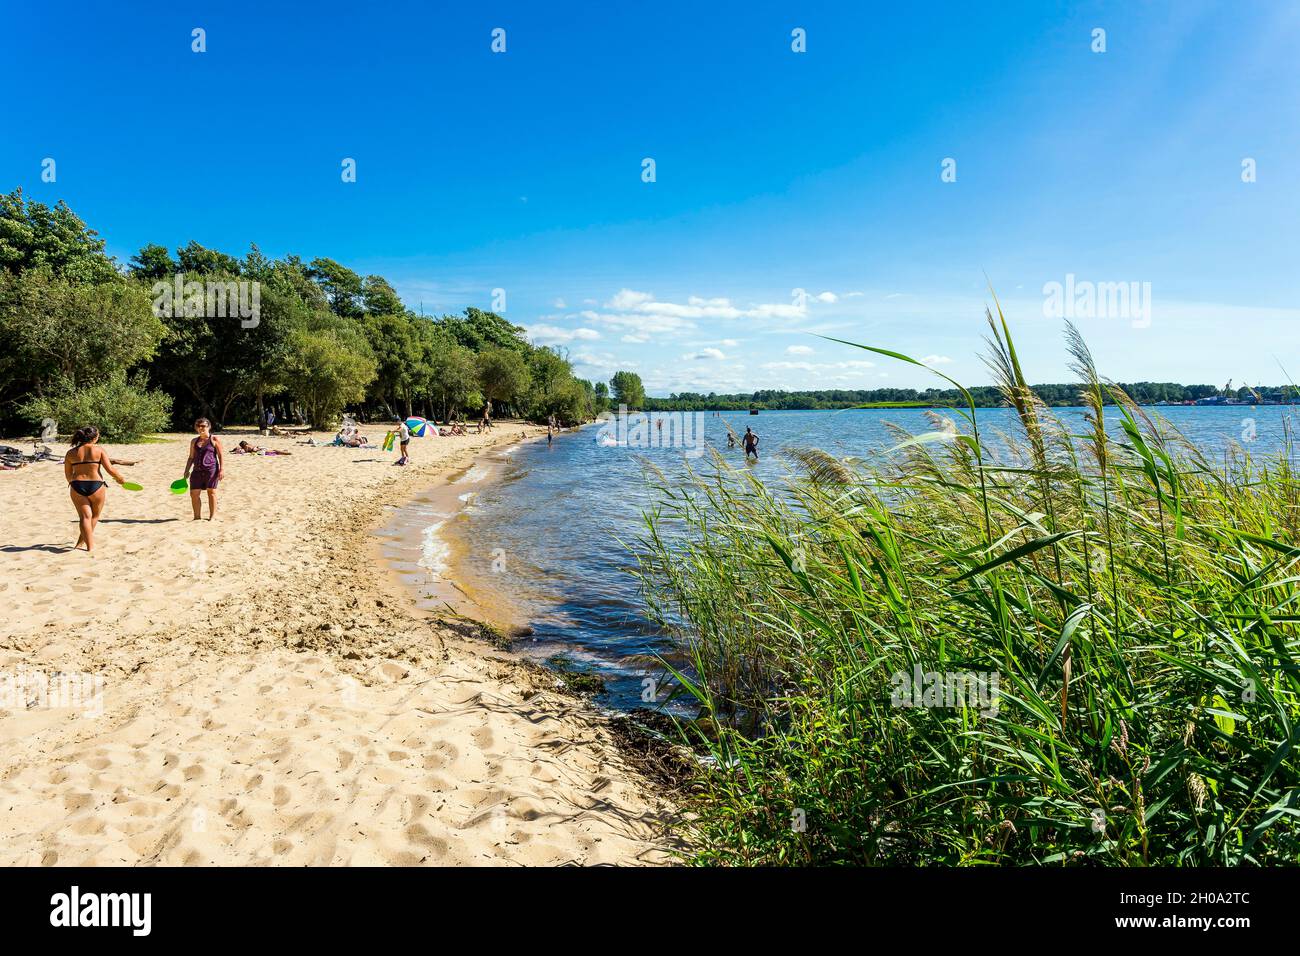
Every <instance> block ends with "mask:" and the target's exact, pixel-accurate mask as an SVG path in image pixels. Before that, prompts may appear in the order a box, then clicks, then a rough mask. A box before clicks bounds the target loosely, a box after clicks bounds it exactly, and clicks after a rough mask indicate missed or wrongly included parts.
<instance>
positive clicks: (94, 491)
mask: <svg viewBox="0 0 1300 956" xmlns="http://www.w3.org/2000/svg"><path fill="white" fill-rule="evenodd" d="M98 441H99V429H98V428H96V427H95V426H94V425H85V426H83V427H81V428H78V429H77V430H76V432H75V433H74V434H73V436H72V447H71V448H69V449H68V453H67V454H66V455H64V456H63V477H64V479H65V480H66V481H67V482H68V495H69V496H70V497H71V498H72V507H74V508H76V509H77V522H78V524H79V525H80V529H81V530H80V533H79V534H78V535H77V543H76V544H74V545H73V546H72V550H74V551H76V550H77V549H78V548H80V547H81V546H82V544H85V546H86V554H90V553H91V552H92V551H93V550H94V548H95V526H96V525H97V524H99V515H100V513H101V512H103V510H104V502H105V501H107V500H108V486H107V485H106V484H105V482H104V481H103V472H104V471H106V472H108V473H109V474H110V475H111V476H112V477H113V480H114V481H116V482H117V483H118V484H119V485H120V484H122V482H123V481H125V480H126V479H124V478H123V477H122V476H121V475H120V474H118V471H117V469H116V468H114V467H113V459H111V458H109V457H108V454H107V453H106V452H105V451H104V449H103V448H100V447H99V446H98V445H97V444H95V443H96V442H98ZM101 469H102V471H101Z"/></svg>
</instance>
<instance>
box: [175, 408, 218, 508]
mask: <svg viewBox="0 0 1300 956" xmlns="http://www.w3.org/2000/svg"><path fill="white" fill-rule="evenodd" d="M194 430H195V431H196V432H198V436H197V437H195V438H193V439H191V440H190V457H189V458H187V459H186V460H185V474H184V475H183V477H185V478H188V479H189V482H190V504H191V505H193V507H194V520H195V521H198V520H199V519H200V518H202V517H203V499H202V498H201V496H200V492H204V491H206V492H207V493H208V520H209V521H211V520H212V519H213V518H215V517H216V516H217V482H219V481H220V480H221V477H222V475H224V474H225V457H224V453H223V451H222V449H221V440H220V439H219V438H216V437H215V436H214V435H213V434H212V422H210V421H208V420H207V419H206V418H200V419H199V420H198V421H196V422H195V423H194Z"/></svg>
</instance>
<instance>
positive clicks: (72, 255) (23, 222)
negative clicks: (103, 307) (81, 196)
mask: <svg viewBox="0 0 1300 956" xmlns="http://www.w3.org/2000/svg"><path fill="white" fill-rule="evenodd" d="M0 269H4V270H5V271H8V272H11V273H18V272H23V271H25V270H28V269H47V270H49V272H50V273H51V274H52V275H54V276H56V277H57V278H60V279H64V280H67V281H69V282H84V283H98V282H109V281H112V280H115V279H117V278H119V276H118V271H117V267H116V266H115V265H114V263H113V260H112V259H110V258H109V257H108V256H107V255H105V254H104V240H103V239H101V238H99V233H97V232H95V230H93V229H88V228H86V224H85V223H84V222H82V221H81V220H80V219H78V218H77V216H76V215H75V214H74V213H73V212H72V210H71V209H69V208H68V206H67V203H65V202H63V201H62V200H60V201H59V202H58V203H57V204H56V205H55V206H54V208H53V209H51V208H50V207H49V206H46V205H45V204H44V203H39V202H29V201H27V200H25V199H24V198H23V191H22V190H21V189H15V190H14V191H13V192H11V193H9V194H8V195H4V194H0Z"/></svg>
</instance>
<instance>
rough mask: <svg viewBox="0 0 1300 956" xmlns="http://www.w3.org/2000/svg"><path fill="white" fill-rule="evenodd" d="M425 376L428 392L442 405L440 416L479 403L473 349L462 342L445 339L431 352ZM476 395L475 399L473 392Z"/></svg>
mask: <svg viewBox="0 0 1300 956" xmlns="http://www.w3.org/2000/svg"><path fill="white" fill-rule="evenodd" d="M431 366H432V367H431V369H430V376H429V392H430V394H431V395H432V397H433V400H434V402H435V403H436V404H437V406H438V407H440V408H441V409H442V417H443V420H444V421H446V420H449V419H451V418H452V416H454V415H455V414H456V413H458V412H460V411H462V410H464V409H467V408H468V409H473V410H474V411H478V410H479V409H480V408H482V407H483V401H484V400H483V395H482V393H481V392H480V391H479V388H478V381H479V376H478V366H477V363H476V362H475V361H474V353H473V352H471V351H470V350H469V349H467V348H465V346H463V345H457V344H456V343H455V342H452V341H450V340H448V341H447V342H446V344H445V345H444V346H443V347H441V348H438V349H437V350H436V351H434V352H433V355H432V362H431ZM476 395H477V396H478V398H477V400H475V398H474V397H475V396H476Z"/></svg>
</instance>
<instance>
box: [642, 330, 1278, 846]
mask: <svg viewBox="0 0 1300 956" xmlns="http://www.w3.org/2000/svg"><path fill="white" fill-rule="evenodd" d="M988 318H989V323H990V329H991V334H990V339H989V354H988V357H987V359H988V363H989V366H990V369H991V370H992V371H993V374H994V377H995V380H996V382H997V383H998V385H999V387H1000V388H1001V390H1002V393H1003V395H1004V397H1005V399H1006V402H1007V404H1008V405H1010V406H1011V407H1013V408H1014V409H1015V410H1016V412H1017V416H1018V421H1019V428H1018V431H1017V433H1016V434H1014V435H1010V436H1002V437H1001V438H1000V439H999V442H998V443H996V444H990V443H989V442H988V438H987V435H986V434H985V433H983V432H981V430H980V424H981V423H980V421H979V419H978V418H977V417H976V412H975V408H974V403H973V402H972V403H971V407H970V408H968V409H966V410H963V411H961V412H959V413H957V414H956V415H955V416H954V419H955V421H953V422H945V421H943V420H941V419H940V417H939V416H938V415H937V414H934V415H933V418H934V419H935V426H936V427H935V430H934V431H932V432H929V433H926V434H925V435H921V436H907V435H902V434H900V435H899V442H898V446H897V447H896V448H895V449H894V450H893V452H892V453H891V454H889V455H886V456H881V457H879V458H874V459H872V460H870V461H866V462H863V461H841V460H837V459H835V458H832V457H831V456H829V455H827V454H825V453H823V452H820V451H816V450H806V451H802V452H799V453H796V454H794V455H793V456H792V461H793V467H792V473H791V476H790V478H789V479H788V481H787V482H785V483H784V484H783V485H782V486H781V487H776V488H772V487H767V486H765V485H763V484H762V483H760V482H759V481H757V480H756V479H754V478H753V477H752V476H751V475H750V474H748V473H747V472H745V471H740V470H733V469H732V468H730V467H729V466H728V465H727V464H726V462H725V461H724V460H722V459H721V458H720V457H716V456H715V458H714V459H713V461H712V463H711V464H710V466H709V467H708V469H706V472H707V473H703V472H702V473H698V474H695V475H693V480H691V481H688V482H685V483H681V482H669V481H667V480H664V479H662V478H655V479H653V480H655V481H656V482H657V484H658V486H659V488H658V495H659V503H658V505H657V507H656V509H655V510H654V511H653V512H652V513H650V514H648V515H647V516H646V522H645V532H644V535H643V539H642V541H641V542H640V544H639V547H638V549H637V552H638V559H639V562H640V568H639V574H640V577H641V580H642V584H643V590H644V592H645V596H646V599H647V606H648V607H649V608H650V609H651V612H652V613H653V614H654V615H656V616H657V617H658V618H659V620H660V621H661V622H662V623H663V624H664V625H665V626H667V627H669V628H670V629H672V630H673V631H674V632H675V633H676V635H677V637H678V641H679V643H680V645H681V649H682V650H683V652H684V653H685V655H686V657H687V659H688V660H689V661H690V666H689V667H686V668H678V669H676V670H675V671H674V673H675V674H676V675H677V677H678V679H679V688H678V693H680V694H687V695H690V696H691V697H693V698H694V699H695V701H696V702H697V703H698V706H699V710H700V714H701V717H702V718H704V719H703V720H702V721H695V722H689V723H683V724H682V731H681V732H682V733H683V735H685V736H687V737H689V738H690V742H691V743H692V745H693V746H695V747H696V748H697V749H699V750H702V751H705V752H707V753H708V754H709V755H710V756H711V757H712V760H709V761H706V762H705V766H704V767H703V769H702V770H701V771H700V774H699V779H698V780H696V781H695V782H694V783H695V786H694V787H693V794H694V795H693V796H692V797H691V799H690V801H689V804H688V806H687V808H686V809H687V810H688V811H689V813H688V814H687V820H688V823H687V826H688V828H689V831H688V834H687V835H688V838H689V840H690V842H691V845H692V851H691V859H692V860H693V861H694V862H697V863H701V864H723V865H764V864H766V865H771V864H833V863H844V864H894V865H898V864H902V865H943V866H953V865H989V864H995V865H1054V866H1063V865H1087V864H1091V865H1107V866H1143V865H1176V866H1177V865H1189V866H1190V865H1235V864H1265V865H1267V864H1294V863H1295V862H1297V860H1298V859H1300V756H1297V752H1296V749H1295V745H1296V744H1297V743H1298V742H1300V731H1298V730H1297V727H1296V725H1297V721H1300V670H1298V663H1297V658H1298V656H1300V653H1298V652H1300V646H1298V637H1297V635H1298V633H1300V632H1298V631H1297V625H1298V624H1300V606H1298V599H1300V529H1298V525H1300V482H1298V481H1297V479H1296V475H1295V473H1294V472H1293V471H1292V468H1291V465H1290V455H1291V441H1290V436H1289V435H1288V436H1287V439H1286V442H1285V445H1286V447H1285V449H1284V451H1283V452H1282V453H1281V454H1280V455H1278V456H1276V457H1274V458H1271V459H1269V460H1267V461H1255V460H1252V459H1251V458H1250V457H1249V456H1248V455H1246V454H1245V453H1244V452H1242V451H1241V450H1239V449H1238V450H1236V451H1234V453H1233V454H1232V455H1231V456H1230V459H1229V460H1228V461H1227V462H1226V463H1221V464H1219V465H1212V464H1211V463H1210V462H1208V461H1207V460H1206V459H1205V457H1204V456H1203V455H1202V454H1201V452H1200V451H1199V450H1198V449H1196V448H1195V447H1193V446H1192V445H1190V444H1189V443H1188V442H1186V441H1185V440H1183V439H1182V437H1181V436H1179V435H1178V434H1177V433H1176V432H1175V431H1173V430H1172V429H1171V428H1170V427H1169V426H1168V425H1167V424H1165V423H1163V422H1161V421H1159V420H1157V419H1155V418H1152V417H1149V416H1148V415H1147V414H1146V413H1145V412H1144V411H1143V410H1142V409H1141V408H1139V407H1137V406H1136V405H1134V404H1133V403H1132V402H1131V401H1129V400H1128V398H1127V396H1126V395H1124V394H1123V392H1122V391H1120V390H1119V389H1118V388H1117V387H1115V386H1111V385H1108V384H1107V383H1106V382H1105V381H1104V380H1102V379H1100V377H1099V376H1098V374H1097V372H1096V370H1095V368H1094V366H1093V362H1092V358H1091V356H1090V355H1089V353H1088V351H1087V348H1086V346H1085V345H1084V344H1083V342H1082V340H1081V339H1080V338H1079V337H1078V335H1077V333H1076V332H1075V330H1074V329H1073V328H1070V329H1069V332H1068V343H1069V349H1070V352H1071V355H1072V357H1073V361H1074V368H1075V371H1076V373H1077V374H1078V377H1079V380H1080V394H1081V401H1082V403H1083V404H1084V405H1085V406H1086V408H1087V409H1088V411H1087V421H1088V427H1087V429H1086V431H1085V433H1084V434H1070V433H1069V432H1068V431H1067V429H1066V427H1065V426H1064V425H1063V424H1062V423H1061V422H1060V421H1058V420H1057V419H1056V418H1054V417H1053V416H1051V415H1050V414H1049V413H1048V412H1047V411H1046V409H1044V408H1043V407H1042V405H1041V404H1040V403H1039V402H1038V401H1037V400H1036V399H1035V398H1034V396H1033V393H1032V392H1031V391H1030V390H1029V388H1028V385H1027V384H1026V380H1025V377H1024V375H1023V373H1022V370H1021V368H1020V365H1019V360H1018V357H1017V356H1016V352H1015V348H1014V345H1013V343H1012V341H1011V338H1010V334H1009V331H1008V330H1007V327H1006V324H1005V322H1004V321H1003V320H1002V319H1001V314H1000V312H999V314H998V317H997V318H996V319H995V318H994V317H993V316H992V315H990V316H989V317H988ZM871 351H874V352H877V353H878V354H883V355H887V356H891V357H893V358H895V359H898V360H900V361H906V362H912V363H913V364H919V363H916V362H915V360H913V359H911V358H909V357H907V356H904V355H900V354H898V353H893V352H889V351H887V350H881V349H871ZM949 381H951V380H949ZM953 384H954V385H956V384H957V383H955V382H953ZM958 388H960V386H958ZM963 392H964V390H963ZM965 394H968V393H965ZM1107 400H1110V401H1112V402H1114V404H1106V401H1107ZM953 424H955V425H956V429H955V431H954V430H953V429H952V427H951V426H952V425H953ZM1007 443H1009V446H1010V450H1008V448H1007V447H1006V445H1007ZM918 665H919V667H920V669H921V671H925V672H938V673H940V674H954V673H956V674H962V673H967V672H974V673H976V674H980V675H996V679H997V681H998V687H999V691H1000V694H999V697H998V706H997V710H996V713H995V714H990V713H987V712H981V708H979V707H976V706H952V707H926V706H917V707H901V706H895V705H894V704H895V703H896V701H895V700H893V699H892V691H893V690H894V685H895V682H896V681H897V680H898V678H897V676H896V675H899V674H902V673H909V674H910V673H912V672H913V669H914V668H915V667H917V666H918ZM665 666H667V665H665ZM701 727H707V728H709V732H708V733H704V732H700V730H699V728H701Z"/></svg>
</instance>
